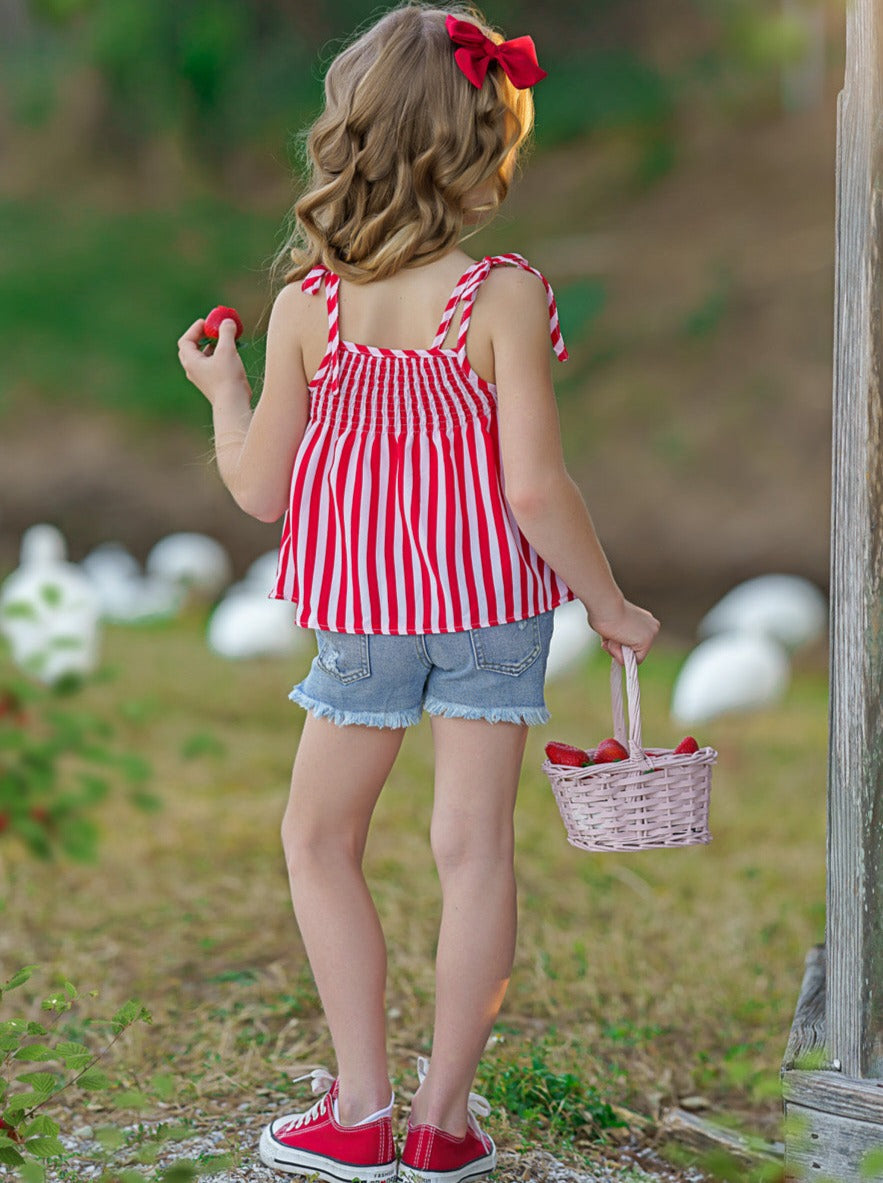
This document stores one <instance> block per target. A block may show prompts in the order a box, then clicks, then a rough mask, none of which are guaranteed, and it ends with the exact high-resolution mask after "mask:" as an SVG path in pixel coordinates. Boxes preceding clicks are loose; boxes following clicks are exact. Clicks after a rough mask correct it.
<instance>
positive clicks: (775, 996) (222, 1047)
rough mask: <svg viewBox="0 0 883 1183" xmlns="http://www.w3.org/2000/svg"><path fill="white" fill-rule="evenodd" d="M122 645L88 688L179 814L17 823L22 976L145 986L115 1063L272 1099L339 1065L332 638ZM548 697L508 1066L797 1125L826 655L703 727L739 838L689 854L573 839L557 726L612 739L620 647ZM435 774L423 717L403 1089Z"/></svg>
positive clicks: (398, 953) (111, 1003) (156, 640)
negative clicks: (310, 935) (314, 778)
mask: <svg viewBox="0 0 883 1183" xmlns="http://www.w3.org/2000/svg"><path fill="white" fill-rule="evenodd" d="M681 658H682V654H681V653H680V652H677V651H667V650H666V649H665V648H664V647H660V648H659V650H658V652H657V653H655V654H654V656H653V658H652V659H651V661H650V663H649V664H648V665H647V666H645V667H644V673H643V675H642V690H643V703H644V734H645V738H646V739H647V742H649V743H651V744H652V743H658V744H666V743H668V742H670V741H675V740H677V739H678V738H680V736H679V735H678V734H677V729H676V728H675V726H674V725H673V724H672V723H671V722H670V721H669V719H668V716H667V705H668V699H669V695H670V691H671V686H672V684H673V680H674V677H675V674H676V671H677V667H678V664H679V662H680V660H681ZM106 659H107V660H106V671H107V672H106V675H105V676H104V677H103V678H102V679H100V680H99V681H97V682H96V683H94V684H92V685H91V686H89V687H88V688H87V689H86V690H85V691H84V692H83V701H84V704H86V703H88V706H89V707H90V708H94V709H96V710H98V711H101V712H102V713H104V714H106V715H107V716H108V717H110V718H111V719H112V720H113V721H114V722H115V725H116V728H117V735H118V739H119V741H120V742H121V743H125V744H127V745H128V746H130V747H132V748H134V749H136V750H138V751H142V752H145V753H147V754H148V755H149V757H150V759H151V760H152V763H153V766H154V770H155V776H154V783H153V787H154V789H155V790H156V791H157V792H158V793H159V795H160V796H161V797H162V799H163V802H164V808H163V809H162V811H161V812H159V813H158V814H156V815H150V816H144V815H141V814H137V813H135V812H133V811H132V810H131V808H130V807H129V806H128V805H126V804H125V803H123V802H122V801H120V802H118V803H117V802H111V803H110V804H108V805H107V806H106V807H105V811H104V814H103V819H104V823H105V825H106V832H105V834H104V838H103V842H102V847H101V858H100V861H99V862H98V864H97V865H94V866H70V865H59V866H46V865H42V864H41V865H37V864H35V863H33V862H31V861H29V860H28V859H27V858H26V857H24V856H19V854H18V852H17V851H16V850H15V849H14V848H12V847H11V846H9V844H8V843H7V844H6V845H7V849H4V850H3V852H2V853H3V857H4V858H5V859H6V860H7V861H6V864H5V869H6V882H7V884H8V888H7V892H6V895H7V899H6V908H5V913H4V917H3V924H2V930H0V973H2V974H3V975H4V976H5V975H6V973H7V971H8V972H11V971H12V969H14V968H16V967H17V966H18V965H19V964H22V963H24V962H36V963H38V964H39V965H40V966H41V967H42V973H41V974H40V975H37V976H36V977H35V979H34V982H33V983H31V984H29V986H28V987H26V988H25V989H26V990H27V989H30V987H31V985H33V988H34V991H35V995H36V991H38V990H40V989H41V988H42V987H43V986H44V985H45V984H46V983H47V982H49V981H50V980H51V977H52V975H53V974H55V973H59V974H63V975H64V976H66V977H68V978H70V979H71V980H73V981H74V982H76V983H77V984H78V985H79V986H80V987H81V988H82V989H83V990H87V989H91V988H97V989H99V990H100V1001H99V1002H98V1003H97V1004H96V1005H97V1006H98V1007H99V1008H100V1010H101V1011H102V1013H108V1012H109V1011H110V1010H111V1009H112V1008H114V1007H115V1006H116V1005H118V1004H119V1003H121V1002H122V1001H125V1000H126V999H127V998H130V997H139V998H140V999H142V1000H143V1001H144V1002H145V1004H146V1005H147V1006H148V1009H149V1010H150V1011H151V1012H152V1014H153V1016H154V1022H153V1025H152V1026H151V1027H141V1028H138V1029H137V1030H133V1031H132V1032H131V1033H130V1034H129V1036H128V1037H127V1041H126V1043H125V1046H124V1047H123V1048H122V1049H121V1051H120V1054H119V1056H118V1057H117V1063H118V1064H119V1065H121V1066H122V1067H123V1068H124V1069H125V1070H126V1072H128V1073H130V1074H131V1076H132V1078H133V1080H135V1081H137V1082H138V1083H139V1084H140V1085H141V1086H143V1087H149V1086H150V1082H151V1080H152V1078H153V1077H154V1075H155V1074H156V1073H166V1074H170V1075H171V1076H172V1077H173V1080H174V1085H173V1086H172V1088H171V1094H170V1095H168V1096H167V1097H166V1105H167V1107H168V1108H167V1109H166V1110H165V1111H164V1112H167V1113H176V1114H178V1115H182V1116H184V1115H188V1114H189V1115H192V1114H193V1113H194V1112H198V1113H201V1114H203V1115H208V1116H211V1115H212V1114H222V1113H223V1114H225V1115H228V1114H230V1113H231V1112H233V1111H234V1110H236V1109H238V1108H242V1109H243V1110H247V1111H249V1112H266V1111H271V1112H272V1111H273V1110H276V1109H277V1108H278V1106H279V1105H280V1104H281V1103H282V1101H283V1098H284V1097H287V1096H288V1095H289V1094H288V1081H289V1079H290V1077H291V1075H293V1074H294V1073H295V1070H296V1069H297V1067H298V1066H299V1065H301V1064H307V1065H311V1064H314V1063H317V1062H318V1063H323V1062H324V1063H328V1064H329V1066H332V1064H333V1062H332V1059H331V1053H330V1047H329V1042H328V1039H327V1036H326V1034H325V1030H324V1027H323V1023H322V1019H321V1013H320V1008H319V1004H318V1000H317V998H316V994H315V990H314V988H313V984H312V979H311V977H310V974H309V970H308V968H307V966H306V964H305V959H304V954H303V950H302V946H301V944H300V941H299V937H298V934H297V931H296V928H295V925H294V921H293V919H292V917H291V913H290V906H289V902H288V898H287V884H286V880H285V875H284V867H283V862H282V857H281V852H280V848H279V843H278V823H279V820H280V817H281V812H282V808H283V804H284V797H285V792H286V785H287V779H288V770H289V766H290V760H291V756H292V753H293V750H294V746H295V742H296V739H297V733H298V729H299V726H300V722H301V716H300V712H299V711H298V709H297V708H295V707H293V706H292V705H291V704H290V703H289V702H288V701H287V698H286V694H287V690H288V687H289V684H290V682H291V681H292V680H293V679H294V678H295V677H296V676H297V675H298V673H299V669H298V668H294V667H295V666H304V665H305V664H306V662H307V660H308V657H307V656H305V657H304V658H303V659H302V660H301V661H300V662H295V663H292V664H286V663H279V662H269V661H267V662H250V663H246V664H241V665H231V664H229V663H226V662H224V661H222V660H221V659H219V658H216V657H214V656H213V655H212V654H211V653H210V652H209V651H208V650H207V648H206V647H205V645H204V643H203V639H202V619H201V617H200V616H198V615H197V614H194V615H192V616H190V617H188V618H187V619H185V620H183V621H181V622H179V623H177V624H175V625H174V626H171V627H168V628H156V629H145V630H135V631H123V630H114V631H112V632H111V633H110V634H109V636H108V638H107V646H106ZM548 697H549V705H550V707H551V709H552V712H553V719H554V722H553V724H552V725H550V727H548V728H542V729H539V730H537V731H535V732H533V733H532V734H531V737H530V740H529V746H528V754H527V760H526V765H525V773H524V777H523V784H522V791H521V796H520V801H519V806H518V814H517V819H518V872H519V876H520V884H521V894H520V909H521V932H520V948H519V954H518V959H517V964H516V968H515V973H514V975H513V979H512V984H511V987H510V991H509V994H508V996H507V1000H506V1003H505V1007H504V1011H503V1014H502V1016H501V1021H500V1026H499V1029H498V1035H497V1039H496V1042H495V1043H494V1045H493V1047H492V1048H490V1049H489V1051H488V1054H487V1057H486V1069H485V1075H483V1077H482V1078H481V1079H482V1084H484V1085H485V1086H488V1085H492V1083H493V1077H494V1072H495V1070H496V1069H498V1068H499V1067H501V1066H502V1065H505V1064H509V1063H512V1062H516V1063H524V1064H529V1063H530V1061H531V1057H532V1056H534V1055H536V1056H538V1057H539V1061H540V1070H542V1071H546V1070H547V1071H548V1072H550V1073H551V1072H558V1073H560V1072H565V1071H572V1072H576V1073H577V1074H579V1075H580V1076H581V1077H582V1078H583V1079H584V1080H585V1081H587V1082H588V1083H590V1084H593V1085H595V1086H596V1087H597V1088H598V1089H599V1091H600V1092H601V1093H602V1094H603V1095H604V1096H605V1097H607V1098H609V1099H610V1100H612V1101H614V1102H616V1103H619V1104H623V1105H625V1106H628V1107H629V1108H631V1109H633V1110H637V1111H639V1112H642V1113H644V1114H647V1115H651V1116H652V1115H653V1114H655V1113H656V1112H657V1111H658V1109H659V1107H660V1105H663V1104H668V1103H672V1102H674V1101H676V1100H677V1099H678V1098H682V1097H684V1096H687V1095H688V1094H697V1093H700V1094H702V1095H703V1096H704V1097H706V1098H707V1099H708V1101H709V1102H710V1104H711V1106H712V1107H713V1109H714V1110H716V1111H717V1116H723V1115H726V1119H727V1120H740V1121H741V1122H742V1123H743V1124H744V1125H746V1126H747V1127H749V1128H751V1129H753V1130H754V1131H756V1132H762V1133H765V1134H766V1135H767V1136H773V1137H774V1136H776V1135H777V1132H778V1122H779V1115H780V1101H779V1091H778V1080H777V1073H778V1068H779V1063H780V1061H781V1056H782V1052H783V1049H784V1045H785V1041H786V1039H787V1033H788V1028H789V1026H790V1022H791V1017H792V1014H793V1008H794V1003H795V1001H796V997H797V992H798V988H799V984H800V979H801V975H802V967H803V958H804V955H805V953H806V950H807V949H808V947H809V946H810V945H811V944H813V943H814V942H816V941H818V940H820V939H822V936H823V930H824V824H825V741H826V671H825V670H824V668H823V665H822V663H821V661H818V660H811V661H810V660H808V661H806V662H804V666H803V668H802V669H800V670H798V672H797V673H796V674H795V678H794V682H793V684H792V687H791V690H790V691H789V694H788V697H787V699H786V701H785V702H784V703H783V704H782V705H781V706H780V707H778V708H776V709H774V710H770V711H768V712H765V713H763V714H757V715H753V716H745V717H738V718H736V717H733V718H731V719H722V720H719V721H716V722H714V723H713V724H709V725H707V726H705V727H703V728H702V732H701V734H700V736H699V738H700V741H704V742H709V743H712V744H714V746H716V747H717V748H718V749H719V751H720V753H721V758H720V763H719V765H718V767H717V769H716V771H715V783H714V792H713V797H712V819H711V820H712V831H713V834H714V841H713V842H712V844H711V845H710V846H708V847H703V848H696V849H689V850H683V851H680V852H665V851H663V852H646V853H641V854H632V855H588V854H585V853H582V852H579V851H576V850H573V849H572V848H571V847H569V846H568V845H567V844H566V841H565V837H564V831H563V827H562V824H561V821H560V819H559V817H558V814H557V811H556V808H555V805H554V801H553V798H552V795H551V793H550V791H549V789H548V785H547V783H546V781H545V779H544V777H543V775H542V773H541V772H540V771H539V765H540V762H541V759H542V746H543V744H544V743H545V742H546V741H547V740H548V739H550V738H552V737H553V736H554V737H556V738H561V739H565V740H569V741H571V742H585V743H588V742H589V741H590V740H593V739H598V738H600V737H602V736H603V735H606V734H608V733H609V731H610V721H609V702H608V699H607V668H606V664H605V662H604V660H603V659H602V658H601V657H600V656H599V657H598V658H597V659H596V660H595V661H593V662H592V663H591V664H590V665H589V666H588V667H587V668H586V669H585V670H584V671H582V672H581V673H579V674H578V675H574V676H572V677H571V678H569V679H568V680H566V681H561V682H558V683H554V684H553V685H551V686H550V688H549V695H548ZM431 792H432V788H431V753H430V748H429V732H428V728H425V726H421V727H419V728H416V729H413V730H412V732H411V733H410V734H409V735H408V737H407V738H406V741H405V745H404V748H403V752H402V756H401V759H400V761H399V764H398V765H397V767H396V769H395V770H394V773H393V776H392V778H391V780H390V783H389V785H388V787H387V790H386V791H385V793H384V795H383V797H382V798H381V801H380V804H379V806H378V809H377V814H376V819H375V825H374V829H373V833H372V836H371V839H370V843H369V849H368V855H367V868H368V874H369V877H370V880H371V883H372V886H373V888H374V890H375V894H376V899H377V902H378V907H379V909H380V912H381V915H382V917H383V919H384V924H385V927H386V931H387V936H388V940H389V944H390V950H391V957H390V980H389V1006H390V1015H391V1046H392V1052H393V1056H392V1060H393V1069H394V1071H395V1073H396V1074H397V1077H398V1091H399V1094H400V1096H407V1094H408V1090H409V1089H411V1088H413V1087H414V1086H415V1085H416V1080H415V1079H414V1063H413V1061H414V1055H415V1053H417V1052H425V1051H427V1050H428V1048H429V1038H430V1027H429V1023H430V1018H431V998H432V988H433V977H432V955H433V949H434V940H435V932H436V924H437V919H438V906H439V897H438V890H437V883H436V880H435V875H434V871H433V869H432V865H431V861H430V859H429V853H428V842H427V835H428V819H429V809H430V803H431ZM21 994H22V998H23V995H24V992H21ZM18 996H19V995H16V997H18ZM164 1091H165V1092H166V1093H167V1094H168V1093H169V1086H168V1084H166V1086H165V1089H164ZM517 1117H518V1115H517V1114H509V1115H506V1114H505V1113H500V1112H497V1114H496V1116H495V1123H496V1124H494V1125H492V1126H491V1128H492V1130H493V1131H494V1133H495V1135H496V1136H497V1137H498V1139H499V1141H500V1143H501V1146H503V1147H508V1148H514V1147H517V1146H518V1145H520V1144H521V1141H522V1138H523V1133H524V1129H523V1126H522V1125H520V1124H519V1122H518V1120H517ZM581 1141H582V1143H583V1145H582V1149H583V1151H587V1146H586V1145H585V1140H584V1138H582V1139H581V1138H580V1137H577V1138H576V1143H575V1147H572V1148H571V1149H575V1150H579V1149H580V1146H581ZM549 1148H554V1147H549Z"/></svg>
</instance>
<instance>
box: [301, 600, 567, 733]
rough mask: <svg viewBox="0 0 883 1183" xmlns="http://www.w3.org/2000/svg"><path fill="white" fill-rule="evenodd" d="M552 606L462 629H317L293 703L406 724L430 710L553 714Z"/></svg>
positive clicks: (361, 720) (506, 719)
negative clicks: (547, 695)
mask: <svg viewBox="0 0 883 1183" xmlns="http://www.w3.org/2000/svg"><path fill="white" fill-rule="evenodd" d="M551 639H552V613H551V612H544V613H542V614H541V615H540V616H531V617H529V618H528V619H527V620H517V621H514V622H513V623H511V624H497V625H491V626H490V627H488V628H477V629H472V630H470V631H468V632H461V633H428V634H426V635H423V636H386V635H382V634H379V633H375V634H371V635H368V636H364V635H356V634H354V633H329V632H316V640H317V643H318V650H319V651H318V655H317V656H316V658H315V659H314V660H313V664H312V665H311V667H310V671H309V673H308V674H307V676H306V678H305V679H304V681H303V682H301V683H300V684H299V685H298V686H295V688H294V689H293V690H292V692H291V694H290V696H289V697H290V698H291V700H292V701H293V702H296V703H298V704H299V705H300V706H302V707H305V708H306V709H307V710H308V711H311V712H312V713H313V714H314V715H318V716H320V717H322V718H326V719H331V720H332V722H334V723H337V724H339V725H341V726H343V725H346V724H350V723H358V724H362V725H363V726H368V727H408V726H409V725H410V724H411V723H417V722H419V720H420V716H421V713H422V711H423V709H424V708H425V709H426V711H427V713H428V714H430V715H446V716H447V717H449V718H457V719H486V720H487V721H488V722H490V723H527V724H538V723H547V722H548V721H549V712H548V711H547V710H546V703H545V700H544V698H543V683H544V681H545V676H546V660H547V658H548V656H549V642H550V641H551Z"/></svg>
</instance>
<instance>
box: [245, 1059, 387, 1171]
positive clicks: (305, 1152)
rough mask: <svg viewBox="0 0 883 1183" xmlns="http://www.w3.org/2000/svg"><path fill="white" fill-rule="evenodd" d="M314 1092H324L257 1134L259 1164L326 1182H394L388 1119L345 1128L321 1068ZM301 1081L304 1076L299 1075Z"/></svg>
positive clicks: (334, 1089)
mask: <svg viewBox="0 0 883 1183" xmlns="http://www.w3.org/2000/svg"><path fill="white" fill-rule="evenodd" d="M310 1075H311V1077H312V1082H313V1086H312V1087H313V1092H314V1093H319V1092H322V1091H323V1089H324V1090H327V1091H326V1092H325V1094H324V1096H323V1097H321V1098H320V1100H318V1101H317V1102H316V1104H315V1105H314V1106H313V1107H312V1109H308V1110H307V1112H306V1113H291V1114H289V1115H288V1116H287V1117H277V1118H276V1120H275V1121H272V1122H270V1124H269V1125H268V1126H267V1127H266V1128H265V1130H264V1132H263V1133H262V1134H261V1145H260V1154H261V1162H263V1163H265V1164H266V1165H267V1166H268V1167H275V1169H276V1170H277V1171H287V1172H288V1174H290V1175H309V1176H314V1177H315V1178H317V1179H323V1180H326V1183H394V1180H395V1178H396V1151H395V1142H394V1141H393V1137H392V1120H391V1118H389V1117H379V1118H377V1119H376V1120H375V1121H369V1122H365V1123H363V1124H362V1125H355V1126H343V1125H341V1124H340V1123H339V1122H338V1121H335V1118H334V1108H333V1103H334V1099H335V1097H336V1096H337V1091H338V1082H337V1081H336V1080H335V1079H334V1077H332V1076H331V1074H330V1073H328V1072H326V1071H325V1069H324V1068H317V1069H316V1070H315V1071H314V1072H312V1073H311V1074H310ZM301 1079H304V1078H301Z"/></svg>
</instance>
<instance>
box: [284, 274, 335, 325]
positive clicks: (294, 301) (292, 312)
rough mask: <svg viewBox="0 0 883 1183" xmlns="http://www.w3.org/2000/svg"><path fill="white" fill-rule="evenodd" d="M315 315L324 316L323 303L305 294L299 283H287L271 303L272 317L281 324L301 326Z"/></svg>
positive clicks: (307, 293)
mask: <svg viewBox="0 0 883 1183" xmlns="http://www.w3.org/2000/svg"><path fill="white" fill-rule="evenodd" d="M316 315H318V316H319V317H320V318H321V317H324V316H325V301H324V300H322V299H318V298H317V297H316V296H314V295H311V294H310V293H309V292H305V291H304V290H303V288H302V287H301V286H300V284H299V283H287V284H286V285H285V287H284V288H282V289H281V291H280V292H279V293H278V294H277V296H276V298H275V299H274V301H273V312H272V317H273V319H274V320H275V321H279V322H281V323H283V324H286V323H291V324H294V325H297V324H303V323H304V321H305V319H312V318H313V317H314V316H316Z"/></svg>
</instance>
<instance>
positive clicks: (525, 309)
mask: <svg viewBox="0 0 883 1183" xmlns="http://www.w3.org/2000/svg"><path fill="white" fill-rule="evenodd" d="M482 286H483V287H484V288H485V289H486V290H487V303H488V304H489V305H493V306H494V308H496V309H499V310H500V311H504V312H506V313H508V314H521V315H524V314H527V315H530V314H531V313H535V310H537V309H539V310H540V311H542V313H543V315H545V314H546V289H545V286H544V284H543V281H542V280H541V279H540V277H539V276H538V275H534V273H533V272H532V271H525V270H524V269H523V268H522V267H509V266H504V267H493V268H492V269H491V272H490V274H489V275H488V277H487V279H486V280H485V282H484V284H483V285H482Z"/></svg>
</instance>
